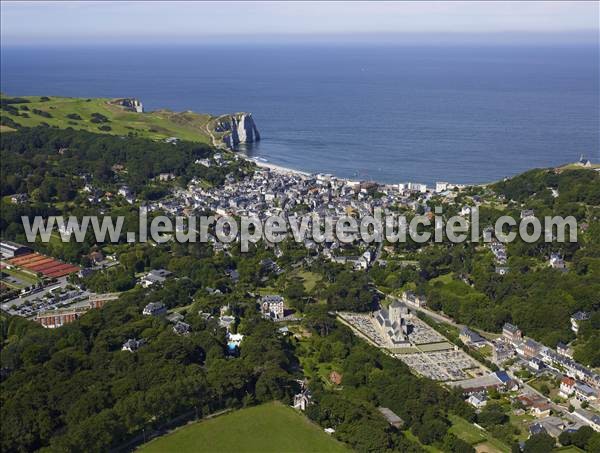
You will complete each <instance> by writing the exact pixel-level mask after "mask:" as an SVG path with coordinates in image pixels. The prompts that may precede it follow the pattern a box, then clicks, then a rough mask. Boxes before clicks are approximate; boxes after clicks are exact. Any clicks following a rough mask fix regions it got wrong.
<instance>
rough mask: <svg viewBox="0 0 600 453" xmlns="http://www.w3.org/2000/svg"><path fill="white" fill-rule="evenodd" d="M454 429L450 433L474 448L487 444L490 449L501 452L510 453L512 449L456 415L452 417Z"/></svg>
mask: <svg viewBox="0 0 600 453" xmlns="http://www.w3.org/2000/svg"><path fill="white" fill-rule="evenodd" d="M450 421H451V422H452V427H451V428H450V432H451V433H452V434H454V435H455V436H456V437H459V438H461V439H462V440H464V441H465V442H468V443H470V444H471V445H473V446H475V447H476V446H477V445H483V444H486V445H487V446H488V447H489V449H493V450H495V451H499V452H509V451H510V448H509V447H508V446H507V445H505V444H504V443H503V442H501V441H499V440H498V439H496V438H494V437H492V435H491V434H490V433H488V432H487V431H485V430H481V429H479V428H477V427H476V426H475V425H472V424H471V423H469V422H467V421H466V420H465V419H463V418H460V417H457V416H455V415H451V416H450Z"/></svg>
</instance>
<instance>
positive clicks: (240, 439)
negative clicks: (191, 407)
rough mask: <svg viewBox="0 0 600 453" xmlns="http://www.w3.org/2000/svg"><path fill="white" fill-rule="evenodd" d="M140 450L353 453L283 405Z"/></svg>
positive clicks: (186, 430)
mask: <svg viewBox="0 0 600 453" xmlns="http://www.w3.org/2000/svg"><path fill="white" fill-rule="evenodd" d="M139 450H140V451H142V452H144V453H154V452H156V453H163V452H166V451H174V452H177V453H187V452H210V453H218V452H236V453H243V452H265V453H267V452H278V453H283V452H348V451H351V450H350V449H349V448H348V447H346V446H345V445H343V444H342V443H340V442H338V441H336V440H335V439H333V438H332V437H330V436H329V435H328V434H326V433H325V432H323V430H322V429H321V428H320V427H319V426H317V425H315V424H313V423H312V422H311V421H309V420H308V419H307V418H306V417H304V416H303V415H302V414H300V413H298V412H296V411H295V410H294V409H292V408H290V407H287V406H284V405H283V404H281V403H267V404H263V405H261V406H256V407H251V408H247V409H241V410H238V411H235V412H231V413H229V414H226V415H222V416H219V417H216V418H214V419H210V420H204V421H201V422H198V423H194V424H192V425H187V426H185V427H183V428H181V429H178V430H176V431H174V432H173V433H171V434H167V435H166V436H163V437H159V438H158V439H155V440H153V441H151V442H149V443H147V444H145V445H143V446H142V447H140V449H139Z"/></svg>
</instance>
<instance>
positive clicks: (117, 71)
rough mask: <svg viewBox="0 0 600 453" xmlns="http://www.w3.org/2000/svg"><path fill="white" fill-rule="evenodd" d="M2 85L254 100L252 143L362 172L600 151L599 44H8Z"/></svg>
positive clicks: (279, 158) (406, 177)
mask: <svg viewBox="0 0 600 453" xmlns="http://www.w3.org/2000/svg"><path fill="white" fill-rule="evenodd" d="M1 89H2V92H4V93H7V94H11V95H30V94H31V95H63V96H81V97H96V96H102V97H125V96H131V97H137V98H139V99H141V100H142V101H143V103H144V106H145V108H146V109H147V110H152V109H158V108H169V109H172V110H194V111H198V112H209V113H214V114H218V113H226V112H237V111H248V112H252V113H253V115H254V118H255V121H256V123H257V126H258V128H259V130H260V132H261V135H262V137H263V140H262V141H261V142H260V143H259V144H257V145H254V146H252V147H250V148H249V149H248V150H247V152H248V153H249V154H251V155H254V156H258V157H260V158H261V159H265V160H267V161H269V162H272V163H276V164H280V165H284V166H289V167H292V168H297V169H301V170H306V171H311V172H316V171H318V172H329V173H333V174H336V175H339V176H343V177H348V178H356V179H370V180H376V181H381V182H401V181H416V182H426V183H433V182H434V181H440V180H441V181H450V182H457V183H480V182H488V181H493V180H497V179H500V178H502V177H504V176H510V175H514V174H517V173H519V172H522V171H524V170H527V169H529V168H533V167H546V166H552V165H558V164H562V163H565V162H572V161H575V160H577V159H578V158H579V156H580V155H581V154H584V155H586V156H587V157H588V158H591V159H592V161H594V162H599V161H600V132H599V131H600V126H599V125H600V117H599V111H600V107H599V105H600V91H599V58H598V48H597V47H594V46H585V45H570V46H562V47H560V46H558V47H557V46H551V45H540V46H528V45H512V46H506V45H504V46H501V45H485V46H473V45H471V46H468V45H453V46H450V45H448V46H433V45H429V46H427V45H422V46H402V45H377V44H369V45H337V46H334V45H310V46H307V45H298V44H288V45H280V46H275V45H272V46H269V45H239V46H233V45H220V46H218V45H215V46H163V47H160V46H159V47H150V46H147V47H126V48H123V47H99V46H95V47H61V48H59V47H44V48H29V47H18V48H17V47H15V48H11V47H8V48H2V55H1Z"/></svg>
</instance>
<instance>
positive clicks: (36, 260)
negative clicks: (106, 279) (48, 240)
mask: <svg viewBox="0 0 600 453" xmlns="http://www.w3.org/2000/svg"><path fill="white" fill-rule="evenodd" d="M8 262H9V263H10V264H12V265H14V266H19V267H22V268H24V269H27V270H28V271H31V272H38V273H41V274H42V275H43V276H44V277H50V278H58V277H64V276H65V275H69V274H72V273H73V272H78V271H79V267H77V266H73V265H72V264H66V263H63V262H62V261H59V260H56V259H54V258H50V257H48V256H45V255H42V254H40V253H28V254H27V255H21V256H19V257H17V258H12V259H10V260H8Z"/></svg>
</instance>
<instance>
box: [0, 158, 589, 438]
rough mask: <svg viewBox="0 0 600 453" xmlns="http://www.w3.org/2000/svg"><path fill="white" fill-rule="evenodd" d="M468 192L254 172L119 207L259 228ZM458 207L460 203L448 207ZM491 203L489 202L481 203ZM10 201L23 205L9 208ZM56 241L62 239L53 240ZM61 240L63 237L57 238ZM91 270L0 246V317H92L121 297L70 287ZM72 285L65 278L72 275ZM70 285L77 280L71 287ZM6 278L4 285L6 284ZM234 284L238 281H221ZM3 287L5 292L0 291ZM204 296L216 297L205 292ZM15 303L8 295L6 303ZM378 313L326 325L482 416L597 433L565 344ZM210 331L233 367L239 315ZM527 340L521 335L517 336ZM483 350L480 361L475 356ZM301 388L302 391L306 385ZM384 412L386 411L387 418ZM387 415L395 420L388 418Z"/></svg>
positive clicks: (114, 262) (152, 277)
mask: <svg viewBox="0 0 600 453" xmlns="http://www.w3.org/2000/svg"><path fill="white" fill-rule="evenodd" d="M240 159H241V157H239V155H235V154H233V155H232V154H230V153H227V152H224V153H215V154H214V155H213V156H212V157H210V158H206V159H199V160H197V161H196V162H195V163H194V165H198V166H202V167H205V168H211V167H216V168H219V167H223V166H226V165H229V164H230V163H231V162H236V161H239V160H240ZM172 179H174V175H172V174H161V175H159V176H158V177H157V180H159V181H161V182H169V181H171V180H172ZM468 189H469V187H468V186H464V185H460V184H449V183H446V182H438V183H436V184H435V187H428V186H426V185H425V184H418V183H405V184H377V183H374V182H366V181H351V180H346V179H343V178H338V177H335V176H333V175H329V174H316V175H310V174H306V173H302V172H297V171H292V170H289V169H285V168H281V167H277V166H272V165H268V164H264V163H262V165H259V166H258V167H257V168H256V169H255V171H253V172H252V174H251V176H247V177H244V178H242V179H237V180H236V179H235V178H233V176H232V175H228V176H227V178H226V184H224V185H223V186H218V187H207V186H206V185H205V184H203V183H202V182H201V181H199V180H192V181H190V183H189V185H188V186H187V187H186V188H185V189H181V188H173V190H172V191H171V192H170V194H169V195H167V196H165V197H163V198H161V199H159V200H156V201H147V200H140V199H138V198H137V197H136V194H135V193H133V192H132V191H131V190H130V189H129V188H128V187H127V186H126V185H122V186H121V187H120V188H119V190H118V193H117V197H122V199H123V201H124V202H125V203H128V204H132V205H137V204H139V203H144V204H145V206H146V207H147V208H148V210H149V211H150V212H151V213H166V214H169V215H183V214H188V215H191V214H194V213H213V214H214V215H216V216H224V215H233V216H242V215H245V216H254V217H256V218H259V219H265V218H266V217H268V216H270V215H283V216H286V217H295V216H298V215H301V214H306V213H316V214H319V215H320V216H323V217H325V216H331V217H332V218H333V219H336V218H339V217H341V216H345V215H352V216H356V217H361V216H365V215H370V214H373V212H374V209H376V208H380V209H381V210H382V211H383V212H384V213H389V212H399V211H404V212H409V213H419V214H421V215H429V216H432V215H433V212H432V209H431V207H430V204H429V202H430V201H432V200H434V199H436V200H442V201H443V202H444V203H446V204H448V205H450V206H455V208H454V209H455V211H456V212H457V213H458V214H459V215H462V216H468V215H469V214H470V213H471V210H472V209H474V208H475V207H478V206H480V205H485V203H486V202H487V201H486V197H483V196H481V195H466V196H465V192H466V193H468ZM84 192H86V193H88V194H93V196H94V197H98V200H100V199H101V198H102V197H103V195H102V194H101V193H99V191H98V190H97V189H96V188H94V187H93V186H92V185H91V184H88V185H86V187H85V188H84ZM456 199H460V200H461V201H460V204H458V205H457V203H456V201H455V200H456ZM488 199H489V198H488ZM15 202H17V203H19V202H21V201H20V200H17V199H15ZM533 215H534V213H533V211H532V210H531V209H527V208H522V209H521V217H522V218H527V217H530V216H533ZM57 233H58V234H60V233H61V231H57ZM62 233H64V231H62ZM483 236H484V237H487V249H489V250H490V251H491V253H492V255H493V261H494V265H495V272H496V274H498V275H499V276H504V275H506V274H507V273H508V272H510V270H509V267H508V264H507V263H508V257H507V249H506V246H505V245H504V244H503V243H502V242H500V241H499V240H497V239H496V238H494V231H493V229H492V228H491V227H487V228H485V229H484V231H483ZM210 244H211V247H212V249H213V253H215V254H225V255H229V254H230V253H231V247H233V246H234V245H232V244H224V243H221V242H219V241H217V240H216V238H215V237H214V236H210ZM302 246H303V247H304V248H305V249H306V250H307V251H308V252H309V253H310V254H309V255H308V258H305V260H304V265H305V266H306V265H309V264H310V263H311V262H314V261H315V260H321V259H322V260H326V261H329V262H331V263H336V264H341V265H347V266H348V267H349V268H350V269H352V270H353V272H366V271H368V270H369V269H371V268H378V267H385V266H386V265H387V258H388V257H389V256H390V254H389V253H387V252H386V251H385V249H386V248H387V247H384V244H378V245H377V244H376V245H369V244H364V243H354V244H343V243H340V242H336V241H334V242H324V243H317V242H315V241H313V240H311V239H305V240H304V241H303V243H302ZM271 248H272V249H273V251H274V258H275V260H265V262H264V263H263V266H264V267H266V268H268V270H269V272H270V273H272V275H281V274H283V273H284V272H285V271H284V270H283V269H282V268H281V267H280V266H279V265H278V264H277V259H278V258H281V257H282V256H283V254H284V252H283V251H282V250H281V249H280V248H279V247H278V246H271ZM90 263H91V264H92V265H91V266H89V267H83V268H80V267H78V266H73V265H70V264H63V263H61V262H60V261H53V259H52V258H49V257H46V256H44V255H42V254H39V253H35V252H33V250H32V249H31V248H29V247H27V246H23V245H20V244H16V243H13V242H10V241H3V242H2V269H3V285H8V286H11V287H17V288H21V290H20V292H19V294H18V295H17V296H16V297H13V298H11V299H9V300H3V302H2V309H3V311H5V312H7V313H10V314H13V315H18V316H23V317H26V318H29V319H32V320H34V321H36V322H37V323H39V324H41V325H42V326H44V327H46V328H58V327H61V326H63V325H66V324H69V323H72V322H74V321H75V320H77V319H79V318H80V317H81V316H82V315H83V314H85V313H86V312H88V311H89V310H91V309H98V308H101V307H103V306H104V305H105V304H106V303H110V301H111V300H115V299H116V298H118V294H117V293H107V294H97V293H93V292H90V291H89V290H88V289H85V287H83V286H81V285H80V284H79V283H78V282H79V281H81V278H85V277H86V276H88V275H90V274H92V273H94V272H104V271H106V270H107V269H110V268H111V267H113V266H118V264H119V261H118V257H116V256H106V257H105V256H104V255H103V254H102V252H101V251H99V250H96V251H92V252H91V253H90ZM547 266H549V267H551V268H553V269H559V270H563V271H566V266H565V263H564V260H563V258H562V256H561V255H560V254H559V253H555V252H553V253H551V254H550V256H549V257H548V259H547ZM69 276H71V277H69ZM73 276H75V277H77V278H72V277H73ZM5 277H6V280H4V279H5ZM228 277H229V278H230V279H231V280H232V281H233V282H234V284H235V282H236V281H237V279H238V278H239V277H238V275H237V271H236V270H235V269H232V270H230V271H228ZM173 278H177V277H176V276H174V275H173V273H172V272H171V271H168V270H166V269H160V268H158V269H151V270H149V271H147V272H143V273H141V274H139V276H138V277H137V285H139V286H140V287H142V288H147V289H148V288H160V287H162V286H163V285H164V284H165V282H166V281H167V280H169V279H173ZM4 281H5V282H6V283H4ZM207 291H208V292H209V293H210V294H218V293H219V292H220V291H219V290H214V289H211V288H207ZM13 294H14V293H13ZM383 296H384V297H383V299H382V300H380V302H379V309H378V310H376V311H374V312H370V313H357V312H348V311H337V312H335V315H336V316H337V319H338V320H339V322H341V323H342V324H344V325H346V326H348V327H349V328H350V329H351V330H352V331H353V332H354V334H355V335H357V336H358V337H360V338H362V339H363V340H365V341H367V342H368V343H370V344H372V345H373V346H375V347H377V348H379V349H380V350H382V351H384V352H385V353H386V354H388V355H390V356H391V357H393V358H395V359H397V360H400V361H402V362H403V363H405V364H406V365H407V366H408V367H409V368H410V369H411V370H412V372H413V373H415V374H416V375H418V376H423V377H426V378H429V379H432V380H435V381H438V382H440V383H442V384H443V385H445V386H447V387H448V388H451V389H460V391H461V392H462V394H463V396H464V398H465V400H466V401H467V402H468V403H469V404H471V405H472V406H473V407H474V408H475V409H476V410H477V411H481V410H482V409H483V408H484V407H485V406H486V404H487V403H488V401H490V399H494V400H495V401H496V402H498V401H505V402H506V403H507V404H509V405H511V407H512V409H511V411H512V415H511V417H514V418H515V420H519V423H521V424H522V429H523V430H524V431H526V432H528V433H529V435H533V434H535V433H540V432H544V433H547V434H549V435H551V436H553V437H554V438H556V439H558V437H559V436H560V435H561V434H562V433H563V432H569V433H571V432H576V431H577V430H578V429H579V428H581V427H582V426H589V427H591V428H592V429H593V430H595V431H600V415H599V410H600V400H599V391H600V375H599V374H598V373H597V372H596V371H594V370H592V369H591V368H588V367H586V366H584V365H582V364H580V363H578V362H577V361H575V360H574V359H573V350H572V348H571V347H570V346H569V345H566V344H563V343H558V344H550V345H543V344H541V343H539V342H537V341H535V340H533V339H532V338H529V337H527V336H525V335H524V333H523V332H522V331H521V330H520V329H519V328H518V327H517V326H515V325H513V324H510V323H506V324H505V325H504V327H503V330H502V333H501V334H500V335H498V334H494V333H491V332H484V331H481V330H480V329H474V328H472V327H469V326H465V325H459V324H456V323H455V322H454V320H452V319H451V318H449V317H447V316H445V315H444V314H440V313H438V312H435V311H433V310H431V309H430V308H429V307H428V303H427V300H426V298H425V297H424V296H423V295H419V294H416V293H415V292H413V291H411V290H406V291H404V292H403V293H402V294H401V295H400V296H399V297H396V296H394V295H391V294H383ZM255 301H256V307H257V311H258V312H259V313H260V314H261V315H262V316H263V317H264V318H265V319H268V320H272V321H273V322H275V323H277V325H278V331H279V333H280V334H281V335H288V334H291V333H293V332H294V331H296V330H297V327H295V326H297V325H298V323H299V322H301V321H302V315H301V314H300V313H296V310H294V309H293V308H292V307H290V306H288V304H287V303H286V298H285V297H284V296H283V295H282V294H276V293H273V294H265V295H262V296H258V295H256V296H255ZM142 314H143V316H145V317H157V318H165V319H166V320H167V321H168V322H169V323H170V324H171V326H172V327H171V328H172V331H173V333H174V334H175V335H180V336H186V335H189V334H190V333H191V330H192V327H191V325H190V324H189V323H188V322H186V320H185V317H184V316H183V315H181V314H180V313H179V312H178V311H177V310H172V309H168V308H167V307H166V306H165V305H164V304H162V303H161V302H151V303H148V304H147V305H145V307H144V308H143V312H142ZM199 314H200V315H202V317H203V319H205V320H206V321H207V322H208V321H209V320H211V319H214V320H216V322H217V323H218V326H219V327H220V328H222V329H224V330H225V332H226V341H227V347H228V350H229V354H230V356H231V357H236V356H237V355H238V354H239V351H240V350H243V348H244V334H241V333H238V332H237V329H236V316H235V314H234V311H233V310H232V308H231V307H230V306H229V305H224V306H221V307H220V309H219V313H218V314H217V315H215V314H214V313H211V312H200V313H199ZM589 319H590V313H587V312H583V311H578V312H575V313H572V315H571V318H570V323H571V327H572V331H573V333H574V334H577V333H578V331H579V328H580V326H581V324H582V323H585V322H587V321H588V320H589ZM440 326H446V327H445V328H452V329H454V330H455V331H456V334H457V335H456V337H454V338H452V339H451V338H449V337H448V336H447V332H444V330H443V329H440ZM525 333H526V332H525ZM144 347H147V340H146V339H144V338H128V339H127V340H126V341H125V342H124V343H123V344H122V350H123V351H126V352H130V353H136V352H137V351H138V350H139V349H140V348H144ZM483 351H485V352H483ZM336 373H337V372H332V374H331V375H330V376H329V379H331V380H332V382H336V383H337V384H338V385H339V384H341V383H342V382H343V377H342V375H341V374H340V373H337V374H336ZM303 385H304V384H303ZM310 404H311V396H310V392H309V391H308V390H306V389H303V390H302V391H301V392H300V393H299V394H297V395H296V396H295V397H294V404H293V406H294V407H295V408H297V409H299V410H306V407H307V406H308V405H310ZM388 411H389V409H388ZM386 414H388V416H391V417H392V418H393V417H394V415H393V413H392V415H390V414H389V413H387V412H386Z"/></svg>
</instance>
